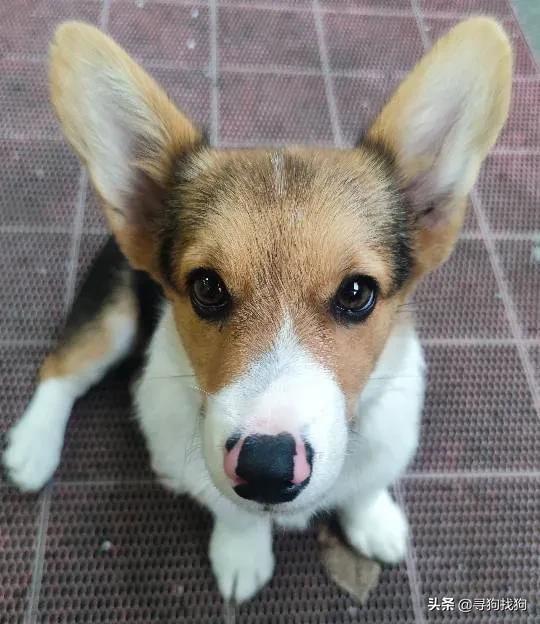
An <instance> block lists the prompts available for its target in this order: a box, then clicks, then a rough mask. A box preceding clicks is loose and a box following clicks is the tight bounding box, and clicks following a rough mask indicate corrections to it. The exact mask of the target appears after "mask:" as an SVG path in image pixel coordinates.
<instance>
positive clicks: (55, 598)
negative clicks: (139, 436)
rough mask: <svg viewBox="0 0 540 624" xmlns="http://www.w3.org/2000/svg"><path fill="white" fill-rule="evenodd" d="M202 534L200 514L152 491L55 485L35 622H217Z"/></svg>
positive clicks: (205, 521)
mask: <svg viewBox="0 0 540 624" xmlns="http://www.w3.org/2000/svg"><path fill="white" fill-rule="evenodd" d="M209 530H210V519H209V517H208V515H207V514H206V513H204V512H202V511H200V510H199V508H197V507H196V506H195V505H194V504H193V503H191V502H189V501H187V499H184V498H182V497H175V496H172V495H171V494H168V493H166V492H165V491H164V490H162V489H161V488H158V487H157V486H146V485H117V486H108V485H104V486H81V487H74V486H57V487H56V488H55V490H54V495H53V499H52V503H51V510H50V517H49V526H48V531H47V549H46V553H45V564H44V569H43V582H42V587H41V597H40V602H39V614H38V618H39V621H40V622H42V623H43V624H49V623H51V624H52V623H53V622H54V623H57V622H62V621H65V622H74V621H77V622H95V618H96V616H97V615H99V619H100V621H102V622H115V623H116V622H130V623H133V624H135V623H140V624H148V623H149V622H181V623H182V624H184V623H185V624H188V623H190V624H191V623H193V624H195V623H197V624H198V623H199V622H208V623H209V624H218V623H219V624H221V622H222V603H221V598H220V596H219V595H218V594H217V592H216V588H215V584H214V579H213V578H212V576H211V571H210V566H209V565H208V561H207V554H206V553H207V541H208V536H209Z"/></svg>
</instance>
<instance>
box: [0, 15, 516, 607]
mask: <svg viewBox="0 0 540 624" xmlns="http://www.w3.org/2000/svg"><path fill="white" fill-rule="evenodd" d="M511 74H512V53H511V48H510V45H509V41H508V38H507V36H506V35H505V33H504V31H503V30H502V29H501V27H500V26H499V25H498V24H497V23H496V22H495V21H493V20H491V19H489V18H483V17H477V18H472V19H469V20H467V21H464V22H462V23H460V24H458V25H457V26H455V27H454V28H453V29H452V30H451V31H450V32H449V33H448V34H447V35H446V36H444V37H443V38H442V39H440V40H439V41H438V42H437V43H436V45H435V46H434V47H433V48H432V49H431V51H429V52H428V53H427V54H426V55H425V56H424V58H423V59H421V60H420V62H419V63H418V65H417V66H416V67H415V68H414V70H413V71H412V72H411V73H410V74H409V75H408V76H407V77H406V78H405V79H404V81H403V82H402V83H401V85H400V86H399V87H398V89H397V90H396V92H395V93H394V95H393V96H392V98H391V99H390V100H389V102H388V103H387V105H386V106H385V107H384V108H383V110H382V112H381V113H380V115H379V116H378V117H377V119H376V120H375V121H374V123H373V125H372V126H371V127H370V129H369V130H368V131H367V132H366V134H365V136H364V138H363V139H362V140H361V141H360V143H359V144H358V146H357V147H355V148H354V149H343V150H338V149H311V148H310V149H308V148H302V147H290V148H283V149H277V148H272V149H246V150H243V149H235V150H232V149H216V148H213V147H210V146H209V145H208V144H207V143H206V142H205V140H204V137H203V135H202V133H201V132H200V131H199V130H198V129H197V128H196V127H195V126H194V125H193V123H192V122H191V121H190V120H189V119H188V118H187V117H186V116H185V115H184V114H183V113H182V112H180V111H179V110H178V109H177V108H176V107H175V106H174V105H173V104H172V102H171V101H170V100H169V99H168V97H167V96H166V94H165V93H164V91H163V90H162V89H161V88H160V87H159V86H158V85H157V84H156V83H155V82H154V80H152V78H150V77H149V76H148V74H147V73H146V72H145V71H143V70H142V69H141V68H140V67H139V66H138V65H137V64H136V63H135V62H134V61H133V60H131V58H130V57H129V56H128V55H127V54H126V53H125V52H124V51H123V50H122V49H121V48H120V47H118V45H116V44H115V43H114V42H113V41H112V40H111V39H110V38H109V37H107V36H106V35H104V34H103V33H101V32H100V31H99V30H97V29H96V28H94V27H91V26H89V25H85V24H82V23H76V22H71V23H65V24H63V25H61V26H60V27H59V28H58V30H57V32H56V35H55V38H54V42H53V44H52V47H51V52H50V85H51V95H52V102H53V105H54V108H55V110H56V113H57V115H58V118H59V120H60V123H61V125H62V128H63V131H64V133H65V136H66V138H67V140H68V141H69V143H70V144H71V145H72V147H73V148H74V150H75V151H76V152H77V154H78V155H79V157H80V158H81V159H82V161H83V163H84V164H85V165H86V167H87V169H88V173H89V176H90V178H91V180H92V183H93V186H94V188H95V190H96V191H97V193H98V195H99V196H100V198H101V200H102V205H103V211H104V213H105V215H106V218H107V221H108V224H109V226H110V229H111V232H112V235H113V236H112V238H111V239H110V240H109V242H108V243H107V244H106V246H105V247H104V249H103V251H102V252H101V254H100V255H99V257H98V258H97V259H96V261H95V264H94V266H93V268H92V269H91V271H90V274H89V276H88V278H87V281H86V283H85V284H84V286H83V288H82V290H81V292H80V294H79V296H78V298H77V300H76V302H75V304H74V307H73V310H72V312H71V315H70V316H69V319H68V321H67V326H66V330H65V332H64V335H63V337H62V338H61V340H60V342H59V344H58V346H57V347H56V349H55V350H54V351H53V352H52V353H51V354H50V355H49V356H48V357H47V358H46V359H45V361H44V363H43V365H42V367H41V371H40V375H39V384H38V386H37V389H36V391H35V394H34V396H33V398H32V400H31V402H30V404H29V405H28V408H27V410H26V412H25V413H24V415H23V416H22V418H21V419H20V421H19V422H18V423H17V424H15V426H14V427H13V428H12V430H11V431H10V433H9V436H8V446H7V449H6V451H5V455H4V464H5V466H6V468H7V471H8V474H9V477H10V478H11V480H12V481H13V482H14V483H15V484H16V485H17V486H18V487H19V488H20V489H22V490H26V491H33V490H38V489H39V488H41V487H42V486H43V485H44V484H45V483H46V482H47V481H48V480H49V479H50V478H51V476H52V475H53V473H54V471H55V469H56V467H57V465H58V463H59V459H60V452H61V448H62V443H63V438H64V432H65V429H66V424H67V422H68V418H69V415H70V412H71V409H72V407H73V404H74V402H75V401H76V400H77V399H78V398H79V397H81V396H82V395H83V394H84V393H85V392H86V391H87V390H88V389H89V388H90V387H91V386H92V385H93V384H95V383H97V382H98V381H99V380H100V379H101V378H102V377H103V376H104V374H105V373H106V371H107V370H108V369H110V368H111V367H112V366H113V365H115V364H117V363H119V362H120V361H121V360H123V359H124V358H126V357H127V356H128V355H129V354H131V353H132V352H133V351H134V349H136V348H137V347H138V346H140V345H141V344H143V343H144V344H146V347H145V348H146V351H145V353H146V355H145V358H146V359H145V365H144V369H143V372H142V373H141V376H140V378H139V379H138V381H137V383H136V385H135V386H134V403H135V409H136V414H137V418H138V421H139V423H140V426H141V428H142V431H143V433H144V435H145V438H146V441H147V444H148V449H149V452H150V456H151V461H152V467H153V470H154V471H155V473H156V474H157V476H158V478H159V480H160V481H161V482H162V483H163V484H164V485H165V486H166V487H167V488H170V489H171V490H173V491H174V492H178V493H180V494H183V493H185V494H188V495H190V496H191V497H193V498H194V499H196V500H197V501H199V502H200V503H201V504H202V505H204V506H205V507H206V508H207V509H209V510H210V512H211V513H212V514H213V518H214V526H213V531H212V535H211V539H210V544H209V558H210V562H211V565H212V569H213V572H214V575H215V578H216V580H217V583H218V585H219V589H220V591H221V593H222V595H223V597H224V598H225V599H227V600H234V601H236V602H241V601H244V600H247V599H249V598H250V597H252V596H253V595H254V594H255V593H256V592H257V591H258V590H259V589H260V588H261V587H262V586H263V585H264V584H265V583H266V582H267V581H268V580H269V579H270V578H271V576H272V573H273V569H274V557H273V553H272V526H273V524H274V523H275V524H277V525H280V526H283V527H294V528H301V527H305V526H306V525H307V523H308V522H309V520H310V518H312V517H313V516H314V515H315V514H317V513H318V512H320V511H322V510H335V511H336V512H337V514H338V517H339V518H340V521H341V524H342V527H343V530H344V533H345V535H346V537H347V539H348V540H349V541H350V543H351V545H352V546H353V547H355V548H357V549H358V550H359V551H361V552H362V553H364V554H365V555H367V556H368V557H373V558H377V559H379V560H381V561H383V562H388V563H396V562H398V561H400V560H401V559H402V558H403V557H404V556H405V552H406V545H407V521H406V519H405V517H404V514H403V512H402V510H401V509H400V508H399V507H398V506H397V505H396V503H395V502H394V501H393V499H392V497H391V496H390V494H389V491H388V488H389V486H391V484H392V483H393V482H395V480H396V479H397V478H398V477H399V476H400V475H401V474H402V473H403V471H404V469H405V468H406V466H407V464H408V462H409V461H410V459H411V457H412V456H413V454H414V452H415V449H416V446H417V443H418V433H419V424H420V415H421V411H422V402H423V396H424V373H425V367H424V360H423V357H422V349H421V346H420V343H419V339H418V337H417V335H416V333H415V330H414V327H413V323H412V320H411V318H409V316H408V315H407V313H406V311H405V308H404V304H405V303H406V302H407V300H408V299H409V297H410V296H411V294H412V293H413V291H414V289H415V287H416V286H417V284H418V283H419V281H420V280H421V279H422V278H423V277H424V276H425V275H426V274H428V273H429V272H430V271H432V270H434V269H435V268H436V267H438V266H439V265H440V264H441V263H442V262H444V261H445V260H446V258H447V257H448V255H449V254H450V252H451V250H452V247H453V245H454V243H455V241H456V238H457V237H458V234H459V231H460V227H461V225H462V223H463V219H464V214H465V208H466V203H467V195H468V193H469V192H470V190H471V188H472V186H473V184H474V182H475V180H476V178H477V176H478V172H479V169H480V166H481V163H482V161H483V160H484V158H485V156H486V154H487V153H488V151H489V150H490V148H491V147H492V146H493V144H494V143H495V140H496V139H497V136H498V134H499V132H500V130H501V127H502V126H503V124H504V121H505V119H506V116H507V113H508V106H509V99H510V90H511V79H512V78H511Z"/></svg>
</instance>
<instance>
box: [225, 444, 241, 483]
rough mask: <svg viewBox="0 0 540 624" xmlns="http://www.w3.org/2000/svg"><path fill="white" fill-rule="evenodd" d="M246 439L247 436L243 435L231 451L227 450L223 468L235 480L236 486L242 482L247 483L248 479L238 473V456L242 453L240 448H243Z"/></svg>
mask: <svg viewBox="0 0 540 624" xmlns="http://www.w3.org/2000/svg"><path fill="white" fill-rule="evenodd" d="M245 439H246V436H242V437H241V438H240V439H239V440H238V442H237V443H236V444H235V445H234V446H233V447H232V449H231V450H230V451H227V452H225V458H224V460H223V469H224V470H225V474H226V475H227V476H228V477H229V479H230V480H231V481H232V482H233V485H234V486H236V485H242V483H247V482H246V481H244V479H241V478H240V477H239V476H238V475H237V474H236V467H237V466H238V457H239V455H240V450H241V448H242V444H244V440H245Z"/></svg>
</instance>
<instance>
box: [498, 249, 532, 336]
mask: <svg viewBox="0 0 540 624" xmlns="http://www.w3.org/2000/svg"><path fill="white" fill-rule="evenodd" d="M496 247H497V251H498V253H499V256H500V258H501V263H502V267H503V271H504V274H505V277H506V281H507V283H508V288H509V290H510V294H511V296H512V298H513V301H514V304H515V307H516V311H517V316H518V320H519V323H520V325H521V328H522V331H523V334H524V336H525V337H526V338H540V305H538V293H539V292H540V251H539V250H540V240H536V241H499V242H497V243H496Z"/></svg>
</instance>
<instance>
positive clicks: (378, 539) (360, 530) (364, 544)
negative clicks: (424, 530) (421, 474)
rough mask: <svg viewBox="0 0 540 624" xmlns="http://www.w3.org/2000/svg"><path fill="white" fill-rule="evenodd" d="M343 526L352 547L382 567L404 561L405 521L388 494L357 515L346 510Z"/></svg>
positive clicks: (405, 543) (406, 531) (384, 493)
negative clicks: (381, 564) (383, 564)
mask: <svg viewBox="0 0 540 624" xmlns="http://www.w3.org/2000/svg"><path fill="white" fill-rule="evenodd" d="M342 524H343V529H344V531H345V534H346V535H347V538H348V539H349V541H350V543H351V545H352V546H354V548H356V549H357V550H359V551H360V552H361V553H362V554H364V555H366V557H369V558H370V559H377V560H379V561H382V562H384V563H399V562H400V561H402V560H403V559H404V558H405V555H406V554H407V536H408V532H409V529H408V524H407V519H406V518H405V515H404V513H403V512H402V511H401V509H400V508H399V507H398V505H397V504H396V503H395V502H394V501H393V500H392V499H391V497H390V495H389V494H388V493H387V492H383V493H381V494H380V495H379V497H377V499H376V500H375V501H374V502H373V503H372V504H371V505H370V506H369V507H367V508H365V509H360V510H357V511H356V513H355V512H354V511H352V510H347V513H346V514H345V515H344V516H342Z"/></svg>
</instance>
